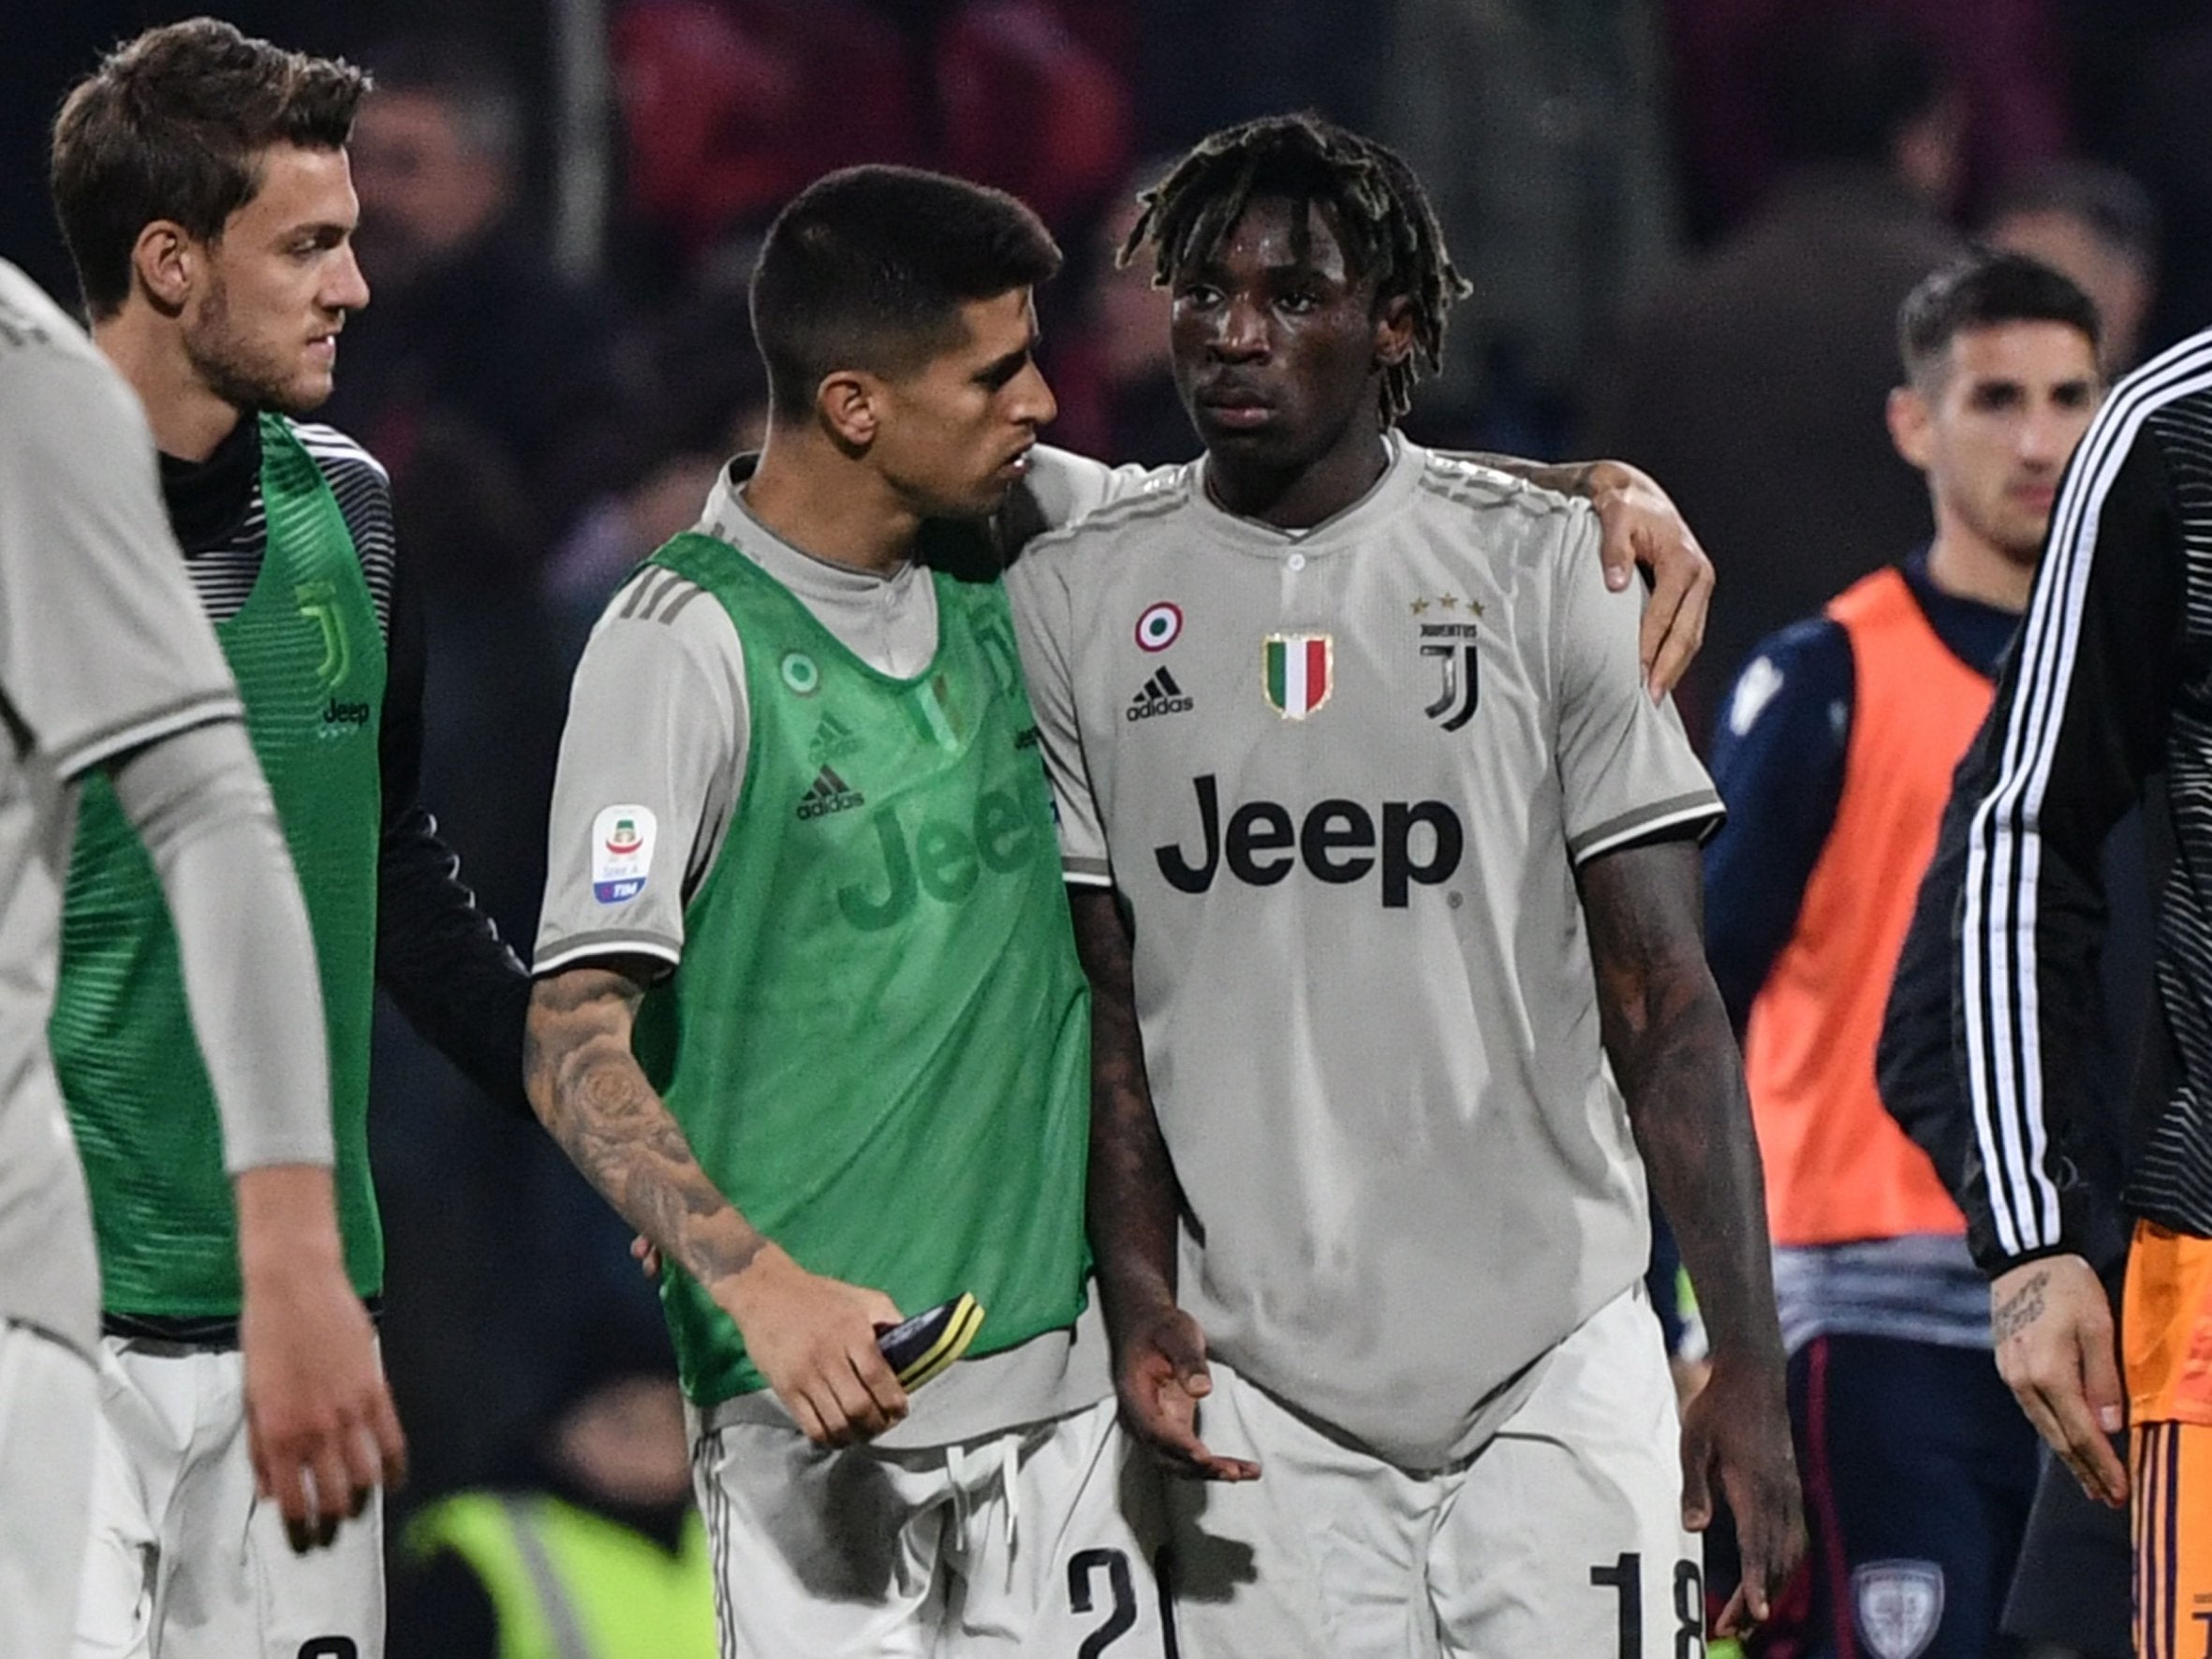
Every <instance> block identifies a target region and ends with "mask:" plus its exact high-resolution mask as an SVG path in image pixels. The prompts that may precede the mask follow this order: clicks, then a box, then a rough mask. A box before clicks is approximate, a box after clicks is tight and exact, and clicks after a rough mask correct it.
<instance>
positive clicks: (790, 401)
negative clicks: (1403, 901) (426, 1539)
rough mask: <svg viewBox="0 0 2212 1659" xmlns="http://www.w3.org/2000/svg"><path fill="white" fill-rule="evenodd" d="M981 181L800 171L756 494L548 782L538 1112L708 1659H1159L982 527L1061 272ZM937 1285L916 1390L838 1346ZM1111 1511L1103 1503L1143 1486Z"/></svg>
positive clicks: (1026, 736)
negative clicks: (598, 1248) (934, 546)
mask: <svg viewBox="0 0 2212 1659" xmlns="http://www.w3.org/2000/svg"><path fill="white" fill-rule="evenodd" d="M1057 258H1058V256H1057V252H1056V250H1054V247H1053V245H1052V243H1051V241H1050V239H1049V238H1048V237H1047V235H1046V234H1045V231H1044V229H1043V228H1042V227H1041V226H1040V225H1039V224H1038V223H1037V221H1036V219H1035V218H1034V216H1033V215H1031V214H1030V213H1028V211H1027V210H1026V209H1025V208H1023V207H1021V206H1020V205H1019V204H1018V203H1016V202H1014V201H1012V200H1011V199H1010V198H1006V197H1003V196H1000V195H998V194H996V193H995V192H990V191H984V190H981V189H978V188H976V187H975V186H972V185H967V184H962V183H960V182H958V181H956V180H951V179H945V178H940V177H937V176H935V175H931V174H922V173H912V172H907V171H904V170H901V169H881V168H872V169H857V170H855V171H853V172H850V173H844V174H838V175H834V176H833V177H832V178H829V179H826V180H824V181H822V182H821V183H820V184H817V185H816V186H814V187H813V188H812V189H810V190H809V191H807V192H806V193H804V195H803V196H801V197H800V198H799V199H798V200H797V201H795V202H794V203H793V204H792V205H791V206H790V207H789V208H788V209H787V210H786V212H785V213H784V215H783V216H782V217H781V218H780V219H779V220H778V221H777V223H776V226H775V228H774V229H773V230H772V231H771V233H770V235H769V239H768V242H767V245H766V248H765V250H764V251H763V253H762V255H761V259H760V264H759V269H758V271H757V272H756V273H755V277H754V287H753V306H754V316H755V322H756V331H757V333H758V336H759V342H760V345H761V349H762V352H763V355H764V356H765V357H766V359H767V360H768V363H769V368H770V375H771V382H772V387H773V389H774V400H775V404H774V415H773V417H772V419H771V424H770V430H769V435H768V440H767V446H766V448H765V451H764V452H763V454H762V455H761V456H760V457H759V462H758V465H757V468H756V466H755V465H754V464H753V463H752V462H744V461H741V462H738V463H735V464H733V466H732V467H731V468H730V471H729V473H728V474H727V475H726V476H725V477H724V479H723V480H722V482H721V483H720V484H719V485H718V486H717V488H716V490H715V493H714V495H713V496H712V498H711V499H710V500H709V502H708V504H707V508H706V512H705V514H704V516H703V518H702V520H701V521H700V527H699V531H698V533H697V534H694V535H690V536H679V537H678V538H677V539H676V540H675V541H674V542H672V543H671V544H670V545H669V546H668V547H667V548H665V549H663V550H662V551H660V553H658V554H657V555H656V557H655V558H654V559H652V560H651V561H649V562H648V563H647V564H646V565H644V566H643V567H642V568H641V570H640V571H639V573H638V574H637V575H636V576H635V577H634V578H633V579H632V580H630V581H629V582H628V583H627V585H626V586H625V587H624V588H623V590H622V591H621V592H620V593H619V594H617V595H615V597H614V599H613V600H612V602H611V603H610V605H609V607H608V609H607V611H606V613H605V614H604V616H603V617H602V618H601V619H600V622H599V624H598V625H597V628H596V629H595V630H594V632H593V635H592V638H591V639H590V642H589V643H588V645H587V646H586V648H585V651H584V654H583V659H582V663H581V665H580V666H579V668H578V670H577V676H576V683H575V688H574V691H573V693H572V695H571V697H570V705H569V720H568V730H567V732H566V733H565V735H564V737H563V740H562V751H561V761H560V768H559V772H558V776H557V779H556V783H555V785H554V797H553V822H552V829H551V832H550V843H549V847H550V858H549V876H548V884H547V892H546V898H545V903H544V906H543V910H542V913H541V922H540V932H539V936H538V960H537V963H536V968H537V972H538V990H537V993H536V999H535V1002H534V1005H533V1008H532V1015H531V1059H530V1082H531V1092H532V1097H533V1099H534V1101H535V1103H536V1104H537V1106H538V1110H539V1113H540V1115H541V1116H543V1118H544V1119H545V1121H546V1123H547V1125H548V1127H549V1128H551V1129H552V1130H553V1134H554V1135H555V1137H556V1138H558V1139H559V1140H560V1141H561V1143H562V1144H563V1145H564V1146H565V1147H566V1148H567V1149H568V1152H569V1154H570V1156H571V1157H573V1158H574V1159H575V1160H576V1162H577V1164H578V1165H579V1167H581V1168H582V1169H583V1171H584V1172H585V1173H586V1174H587V1175H589V1176H590V1177H591V1178H592V1180H593V1181H594V1182H596V1183H597V1185H598V1186H599V1187H600V1189H601V1190H602V1191H603V1192H605V1193H606V1194H607V1196H608V1197H610V1198H611V1199H612V1201H613V1202H614V1204H615V1205H616V1207H617V1208H618V1209H619V1210H621V1211H622V1212H623V1214H624V1215H625V1216H626V1217H627V1218H628V1219H629V1220H630V1221H631V1222H632V1223H633V1224H634V1225H635V1226H637V1227H638V1228H639V1229H640V1230H641V1231H642V1232H644V1233H645V1234H646V1235H648V1237H650V1239H651V1240H652V1241H653V1242H654V1243H655V1244H656V1245H657V1246H658V1247H659V1249H660V1251H661V1254H662V1256H663V1259H664V1261H665V1262H666V1263H667V1274H666V1279H665V1283H664V1285H663V1293H664V1297H665V1299H666V1301H667V1306H668V1313H669V1319H670V1324H671V1329H672V1331H673V1333H674V1335H675V1339H676V1343H677V1348H678V1353H679V1357H680V1359H681V1361H682V1369H683V1376H684V1383H685V1387H686V1391H687V1392H688V1393H689V1395H690V1397H691V1400H692V1402H693V1405H694V1409H695V1412H696V1417H697V1423H698V1436H699V1440H698V1446H697V1447H696V1450H695V1455H694V1463H693V1466H694V1469H695V1471H696V1478H697V1483H698V1487H699V1494H700V1505H701V1507H702V1508H703V1510H704V1511H705V1515H706V1520H707V1526H708V1531H709V1534H710V1536H711V1538H712V1541H713V1552H714V1559H715V1564H716V1571H717V1577H718V1579H719V1584H720V1593H719V1596H718V1608H717V1611H718V1617H719V1622H720V1625H721V1635H722V1641H723V1651H724V1652H725V1653H733V1654H745V1655H759V1656H760V1659H770V1656H773V1659H785V1656H787V1655H789V1654H795V1653H824V1654H828V1653H837V1654H863V1653H865V1654H874V1653H881V1652H933V1653H940V1654H967V1653H998V1654H1006V1655H1013V1654H1032V1653H1074V1652H1078V1651H1083V1650H1084V1648H1085V1644H1086V1643H1089V1644H1090V1645H1091V1646H1092V1647H1097V1646H1099V1645H1102V1644H1103V1643H1104V1642H1105V1641H1107V1640H1110V1639H1111V1640H1113V1642H1114V1644H1115V1652H1116V1653H1117V1655H1118V1654H1120V1653H1122V1652H1127V1653H1128V1654H1129V1655H1131V1656H1132V1659H1136V1656H1143V1659H1159V1656H1160V1655H1161V1654H1162V1653H1164V1652H1165V1651H1166V1645H1167V1637H1166V1633H1165V1631H1164V1629H1163V1627H1162V1614H1161V1608H1160V1605H1159V1598H1158V1594H1157V1592H1156V1591H1155V1589H1154V1587H1153V1584H1152V1579H1151V1574H1150V1549H1149V1548H1148V1547H1147V1545H1146V1544H1145V1543H1143V1541H1142V1539H1141V1536H1140V1534H1139V1533H1138V1531H1137V1530H1136V1528H1135V1527H1133V1526H1132V1524H1131V1521H1130V1520H1129V1519H1128V1517H1127V1516H1125V1514H1124V1513H1123V1510H1122V1506H1121V1503H1120V1491H1121V1488H1122V1486H1123V1482H1124V1477H1125V1475H1128V1476H1130V1477H1131V1478H1132V1479H1135V1478H1136V1477H1138V1476H1139V1475H1143V1474H1148V1471H1139V1470H1128V1471H1125V1469H1124V1446H1123V1442H1122V1440H1121V1438H1120V1435H1119V1433H1118V1431H1117V1430H1116V1428H1115V1424H1114V1406H1113V1400H1112V1397H1111V1390H1110V1389H1109V1387H1108V1386H1107V1377H1106V1367H1105V1355H1104V1349H1103V1346H1102V1343H1100V1341H1099V1334H1100V1333H1099V1325H1098V1321H1097V1319H1096V1316H1095V1315H1094V1314H1091V1313H1090V1312H1089V1311H1088V1308H1087V1302H1086V1299H1085V1295H1084V1274H1085V1270H1086V1261H1087V1257H1086V1251H1085V1246H1084V1213H1083V1208H1084V1174H1085V1167H1086V1137H1087V1133H1088V1123H1089V1113H1088V1104H1087V1103H1088V1094H1089V1088H1090V1082H1089V1072H1088V1063H1089V1042H1088V1036H1089V1020H1090V1013H1089V999H1088V996H1087V993H1086V991H1085V987H1084V979H1083V976H1082V972H1081V969H1080V967H1079V965H1078V963H1077V962H1076V960H1075V956H1074V943H1073V936H1072V932H1071V931H1070V928H1069V918H1068V909H1067V903H1066V900H1065V897H1064V895H1063V892H1062V890H1061V883H1060V877H1059V871H1058V867H1057V863H1056V855H1055V848H1054V836H1053V827H1052V815H1051V808H1050V804H1049V798H1048V794H1047V789H1046V785H1045V780H1044V775H1043V771H1042V769H1041V767H1040V763H1039V759H1038V755H1037V748H1036V741H1037V734H1036V730H1035V727H1034V724H1033V722H1032V721H1031V719H1030V714H1029V708H1028V703H1027V700H1026V698H1025V695H1024V693H1023V690H1022V686H1021V679H1020V670H1019V668H1018V666H1017V664H1016V661H1015V657H1014V646H1013V632H1012V624H1011V619H1010V615H1009V613H1008V610H1007V608H1006V601H1005V598H1004V595H1003V594H1002V592H1001V591H1000V590H999V589H998V588H997V587H996V586H995V585H988V586H969V585H965V584H963V583H961V582H958V581H955V580H951V579H950V578H948V577H945V576H943V575H936V574H932V573H931V572H930V571H927V570H925V569H922V568H921V567H920V566H919V565H917V564H916V563H915V562H914V560H913V558H912V557H911V554H912V552H913V548H914V535H915V530H916V527H917V525H918V524H919V522H920V521H921V519H922V516H923V515H925V514H926V515H931V516H940V517H967V518H974V517H977V516H980V515H981V514H983V513H987V512H988V511H990V510H991V509H992V508H993V507H995V505H996V503H997V501H998V500H999V498H1000V497H1001V496H1002V495H1003V494H1004V493H1005V492H1006V491H1007V489H1008V487H1009V486H1010V485H1011V483H1012V482H1013V481H1014V480H1015V479H1016V478H1017V477H1020V476H1021V474H1022V472H1023V471H1024V470H1025V457H1026V454H1027V451H1028V449H1029V448H1030V445H1031V443H1032V441H1033V439H1034V437H1035V433H1036V429H1037V427H1038V426H1039V425H1040V423H1041V422H1043V421H1044V420H1046V419H1049V418H1051V416H1052V413H1053V403H1052V396H1051V393H1050V392H1049V391H1048V390H1047V389H1045V386H1044V383H1043V381H1042V379H1041V378H1040V376H1039V374H1038V372H1037V369H1036V367H1035V365H1034V363H1033V362H1032V361H1031V359H1030V347H1031V345H1032V342H1033V339H1034V331H1035V322H1034V313H1033V311H1032V309H1031V305H1030V298H1029V289H1030V286H1031V285H1032V284H1034V283H1035V282H1037V281H1039V280H1041V279H1042V278H1043V277H1044V276H1046V275H1049V274H1050V272H1052V270H1053V269H1054V266H1055V265H1056V264H1057ZM962 1293H966V1294H968V1295H971V1296H973V1297H974V1299H976V1300H977V1301H978V1302H979V1303H981V1306H982V1307H983V1309H984V1310H985V1312H984V1315H983V1319H982V1322H981V1327H980V1328H979V1329H978V1331H977V1334H976V1335H975V1338H974V1341H973V1343H972V1345H971V1346H970V1347H969V1348H968V1349H967V1351H966V1357H965V1358H961V1359H959V1360H958V1361H957V1362H955V1363H953V1364H952V1365H951V1366H950V1367H949V1368H948V1369H947V1370H945V1371H944V1373H942V1374H941V1375H939V1376H937V1377H936V1380H934V1381H932V1382H930V1383H929V1384H928V1385H927V1387H922V1388H919V1389H918V1390H917V1391H916V1392H915V1393H914V1394H913V1395H912V1396H911V1398H909V1397H908V1395H907V1391H906V1390H905V1389H904V1388H902V1387H901V1386H900V1384H899V1382H898V1381H897V1379H896V1378H895V1377H894V1376H893V1375H892V1372H891V1370H890V1368H889V1367H888V1366H887V1364H886V1362H885V1360H884V1358H883V1357H882V1355H881V1354H880V1353H879V1351H878V1349H877V1336H878V1334H879V1333H880V1332H881V1331H883V1330H885V1329H888V1328H890V1327H891V1326H892V1325H894V1324H896V1323H897V1322H898V1321H899V1320H900V1319H901V1318H902V1317H903V1316H904V1315H907V1314H920V1313H922V1312H923V1311H924V1310H926V1309H927V1308H929V1307H931V1306H932V1305H934V1304H936V1303H940V1302H944V1301H946V1300H949V1299H952V1298H954V1297H956V1296H959V1295H961V1294H962ZM1138 1485H1139V1486H1140V1488H1141V1486H1142V1481H1141V1480H1139V1481H1138Z"/></svg>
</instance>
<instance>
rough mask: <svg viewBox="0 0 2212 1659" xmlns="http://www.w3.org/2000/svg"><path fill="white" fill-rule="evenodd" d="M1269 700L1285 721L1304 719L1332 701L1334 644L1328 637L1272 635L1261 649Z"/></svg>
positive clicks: (1263, 678)
mask: <svg viewBox="0 0 2212 1659" xmlns="http://www.w3.org/2000/svg"><path fill="white" fill-rule="evenodd" d="M1260 654H1261V683H1262V684H1264V685H1265V686H1266V688H1267V700H1268V703H1269V704H1270V706H1272V707H1273V708H1274V710H1275V712H1276V713H1278V714H1280V715H1282V716H1283V718H1284V719H1286V720H1303V719H1305V717H1306V716H1307V715H1308V714H1310V713H1312V712H1314V711H1315V710H1317V709H1319V708H1320V706H1321V705H1322V704H1323V703H1325V702H1327V701H1328V700H1329V693H1330V691H1331V690H1333V689H1334V683H1335V661H1336V647H1335V642H1334V641H1333V640H1332V639H1330V638H1329V636H1328V635H1326V634H1270V635H1268V636H1267V642H1266V643H1265V645H1263V646H1262V647H1261V653H1260Z"/></svg>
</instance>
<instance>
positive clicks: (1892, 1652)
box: [1851, 1561, 1943, 1659]
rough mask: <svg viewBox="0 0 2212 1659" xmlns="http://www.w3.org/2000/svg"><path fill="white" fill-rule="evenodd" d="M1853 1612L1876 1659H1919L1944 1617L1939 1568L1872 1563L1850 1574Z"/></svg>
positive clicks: (1911, 1563)
mask: <svg viewBox="0 0 2212 1659" xmlns="http://www.w3.org/2000/svg"><path fill="white" fill-rule="evenodd" d="M1851 1612H1852V1614H1853V1616H1854V1622H1856V1623H1857V1625H1858V1627H1859V1639H1860V1640H1862V1641H1864V1642H1865V1644H1866V1651H1867V1652H1869V1653H1871V1654H1873V1655H1874V1659H1920V1655H1921V1654H1923V1653H1924V1652H1927V1648H1928V1644H1929V1643H1930V1642H1932V1641H1934V1640H1935V1639H1936V1626H1937V1625H1939V1624H1940V1623H1941V1622H1942V1621H1943V1569H1942V1568H1941V1567H1939V1566H1938V1565H1937V1564H1935V1563H1934V1562H1932V1561H1870V1562H1868V1563H1867V1564H1865V1566H1863V1567H1860V1568H1858V1569H1857V1570H1856V1571H1854V1572H1853V1573H1852V1574H1851Z"/></svg>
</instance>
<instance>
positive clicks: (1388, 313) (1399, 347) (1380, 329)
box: [1375, 294, 1413, 369]
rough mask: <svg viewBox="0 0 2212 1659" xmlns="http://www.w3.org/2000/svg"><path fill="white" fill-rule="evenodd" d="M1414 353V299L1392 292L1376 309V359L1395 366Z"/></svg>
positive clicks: (1382, 366)
mask: <svg viewBox="0 0 2212 1659" xmlns="http://www.w3.org/2000/svg"><path fill="white" fill-rule="evenodd" d="M1412 355H1413V299H1412V296H1411V295H1409V294H1393V295H1391V296H1389V297H1388V298H1387V299H1385V300H1384V301H1382V303H1381V304H1380V305H1379V306H1377V307H1376V310H1375V362H1376V366H1377V367H1379V368H1384V369H1394V368H1396V367H1397V366H1398V365H1399V364H1400V363H1402V362H1404V361H1405V360H1407V359H1408V358H1409V357H1411V356H1412Z"/></svg>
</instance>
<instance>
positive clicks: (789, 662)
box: [783, 651, 822, 697]
mask: <svg viewBox="0 0 2212 1659" xmlns="http://www.w3.org/2000/svg"><path fill="white" fill-rule="evenodd" d="M783 670H784V683H785V684H786V685H788V686H789V687H790V688H791V689H792V690H793V691H795V692H797V693H798V694H799V695H800V696H801V697H812V696H813V695H814V694H815V691H816V690H817V688H818V687H819V686H820V684H821V683H822V671H821V669H820V668H817V667H816V666H815V662H814V658H812V657H810V656H808V655H807V654H806V653H804V651H787V652H785V653H784V660H783Z"/></svg>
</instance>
